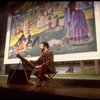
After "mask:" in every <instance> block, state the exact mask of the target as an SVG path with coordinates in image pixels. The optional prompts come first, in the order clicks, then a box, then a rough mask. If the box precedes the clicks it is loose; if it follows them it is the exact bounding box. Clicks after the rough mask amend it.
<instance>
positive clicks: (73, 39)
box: [64, 2, 89, 44]
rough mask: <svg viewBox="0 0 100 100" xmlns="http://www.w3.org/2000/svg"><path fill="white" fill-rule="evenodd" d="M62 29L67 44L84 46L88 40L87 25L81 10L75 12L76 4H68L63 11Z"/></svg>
mask: <svg viewBox="0 0 100 100" xmlns="http://www.w3.org/2000/svg"><path fill="white" fill-rule="evenodd" d="M64 27H65V28H67V39H68V40H69V41H68V43H69V44H84V43H87V42H88V40H89V36H88V32H89V30H88V24H87V21H86V17H85V14H84V12H83V11H82V10H76V2H69V4H68V8H67V9H65V11H64Z"/></svg>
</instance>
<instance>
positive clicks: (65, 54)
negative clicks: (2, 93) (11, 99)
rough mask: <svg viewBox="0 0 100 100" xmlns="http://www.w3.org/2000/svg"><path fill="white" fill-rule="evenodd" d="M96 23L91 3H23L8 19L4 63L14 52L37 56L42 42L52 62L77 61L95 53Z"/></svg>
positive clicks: (14, 57)
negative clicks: (53, 55) (51, 57)
mask: <svg viewBox="0 0 100 100" xmlns="http://www.w3.org/2000/svg"><path fill="white" fill-rule="evenodd" d="M95 20H96V19H95V10H94V2H90V1H83V2H67V1H63V2H57V1H55V2H43V3H39V2H25V3H24V4H23V5H22V6H21V7H20V8H19V9H17V10H16V11H15V12H14V13H13V14H12V15H9V17H8V31H7V39H6V50H5V53H6V54H5V59H6V61H5V63H7V62H8V61H7V60H9V61H11V60H13V59H16V54H17V53H20V54H21V55H22V56H23V57H27V58H31V57H37V56H39V53H40V51H39V45H40V43H41V42H43V41H47V42H48V43H49V45H50V49H52V50H53V52H54V54H55V61H64V60H66V61H67V60H80V57H79V58H78V55H79V54H82V55H83V56H84V55H85V53H86V55H87V54H88V53H91V52H93V53H94V52H97V51H98V49H97V38H96V37H97V36H96V35H97V34H96V27H95V26H96V25H95ZM74 55H75V56H74ZM70 56H71V57H70ZM76 56H77V57H76ZM93 56H94V55H93ZM72 57H73V58H72ZM58 58H60V59H58ZM71 58H72V59H71ZM75 58H76V59H75ZM94 58H95V57H93V59H94ZM82 59H89V58H86V57H85V56H84V57H83V58H82ZM90 59H91V57H90ZM16 61H17V60H16ZM16 61H15V62H16ZM12 62H13V61H11V62H10V63H12Z"/></svg>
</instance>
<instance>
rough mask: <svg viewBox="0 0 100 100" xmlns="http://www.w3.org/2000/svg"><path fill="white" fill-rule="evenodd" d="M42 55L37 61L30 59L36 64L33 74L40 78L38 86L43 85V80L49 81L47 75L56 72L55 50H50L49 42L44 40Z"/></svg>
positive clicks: (41, 47)
mask: <svg viewBox="0 0 100 100" xmlns="http://www.w3.org/2000/svg"><path fill="white" fill-rule="evenodd" d="M40 49H41V55H40V57H39V58H38V59H37V60H36V61H30V62H31V63H32V64H34V65H36V66H35V69H34V70H33V74H34V75H35V76H36V77H37V78H38V82H37V83H36V84H35V85H36V86H41V85H42V83H43V82H47V81H48V80H49V79H48V78H47V77H46V76H45V74H48V73H54V72H55V67H54V62H53V57H54V55H53V52H52V51H50V50H49V44H48V43H47V42H42V43H41V44H40Z"/></svg>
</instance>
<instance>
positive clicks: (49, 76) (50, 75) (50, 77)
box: [41, 71, 58, 86]
mask: <svg viewBox="0 0 100 100" xmlns="http://www.w3.org/2000/svg"><path fill="white" fill-rule="evenodd" d="M57 72H58V71H55V72H50V73H47V74H45V76H46V77H47V78H48V80H47V81H46V82H45V81H44V82H42V83H41V84H42V86H45V85H47V84H48V83H49V81H50V80H52V78H53V77H54V76H55V75H56V74H57Z"/></svg>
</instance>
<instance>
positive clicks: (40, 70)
mask: <svg viewBox="0 0 100 100" xmlns="http://www.w3.org/2000/svg"><path fill="white" fill-rule="evenodd" d="M49 72H50V69H49V68H48V67H46V66H42V67H41V68H38V69H34V72H33V74H34V75H35V76H36V77H37V78H38V79H40V81H43V80H45V79H47V77H46V76H45V74H47V73H49Z"/></svg>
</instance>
